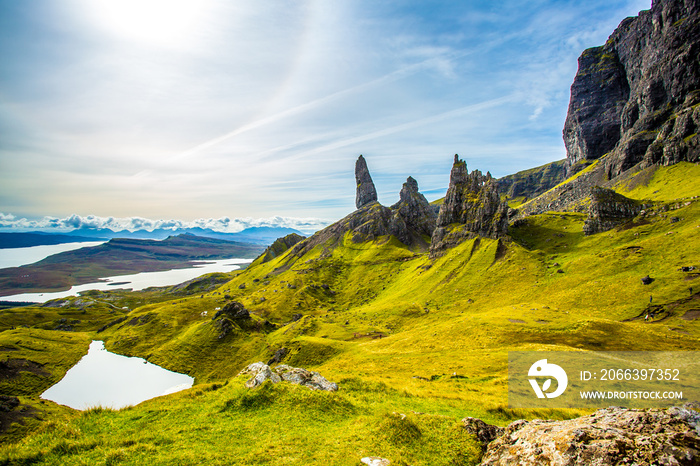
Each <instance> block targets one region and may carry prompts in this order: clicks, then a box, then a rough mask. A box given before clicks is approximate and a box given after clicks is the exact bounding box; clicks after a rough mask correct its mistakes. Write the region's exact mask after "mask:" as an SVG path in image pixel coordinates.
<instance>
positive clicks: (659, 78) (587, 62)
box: [563, 0, 700, 178]
mask: <svg viewBox="0 0 700 466" xmlns="http://www.w3.org/2000/svg"><path fill="white" fill-rule="evenodd" d="M698 56H700V1H698V0H655V1H654V2H653V4H652V8H651V10H650V11H642V12H640V14H639V16H638V17H636V18H627V19H625V20H624V21H623V22H622V23H621V24H620V25H619V27H618V28H617V29H616V30H615V32H614V33H613V34H612V35H611V36H610V38H609V39H608V41H607V42H606V44H605V45H603V46H600V47H595V48H592V49H588V50H586V51H584V52H583V54H582V55H581V57H580V58H579V69H578V72H577V74H576V78H575V79H574V83H573V85H572V86H571V100H570V103H569V111H568V114H567V118H566V123H565V125H564V132H563V133H564V142H565V145H566V149H567V172H568V175H571V174H573V173H575V172H576V171H577V170H578V169H579V168H580V167H583V166H585V165H586V163H587V162H590V161H592V160H595V159H598V158H600V157H601V156H603V155H604V154H607V153H610V156H609V157H607V158H606V161H605V171H606V173H607V176H608V178H614V177H616V176H618V175H619V174H620V173H622V172H624V171H625V170H627V169H629V168H631V167H633V166H634V165H636V164H639V163H643V165H645V166H648V165H650V164H653V163H661V164H666V165H668V164H673V163H677V162H679V161H683V160H685V161H691V162H694V161H698V160H700V138H698V135H697V133H698V127H700V108H699V106H698V104H700V60H698Z"/></svg>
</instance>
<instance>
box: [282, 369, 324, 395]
mask: <svg viewBox="0 0 700 466" xmlns="http://www.w3.org/2000/svg"><path fill="white" fill-rule="evenodd" d="M275 372H276V373H277V374H279V376H280V377H281V378H282V380H286V381H287V382H289V383H294V384H298V385H303V386H305V387H309V388H311V389H312V390H326V391H330V392H335V391H337V390H338V384H336V383H334V382H329V381H328V380H326V379H325V378H324V377H323V376H322V375H321V374H319V373H318V372H312V371H307V370H306V369H302V368H301V367H291V366H288V365H286V364H280V365H279V366H277V367H275Z"/></svg>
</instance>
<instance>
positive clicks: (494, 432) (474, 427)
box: [462, 417, 504, 451]
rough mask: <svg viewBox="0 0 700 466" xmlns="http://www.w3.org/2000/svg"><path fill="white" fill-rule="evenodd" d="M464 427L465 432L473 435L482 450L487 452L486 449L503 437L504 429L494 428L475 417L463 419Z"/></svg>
mask: <svg viewBox="0 0 700 466" xmlns="http://www.w3.org/2000/svg"><path fill="white" fill-rule="evenodd" d="M462 425H463V426H464V430H466V431H467V433H468V434H472V435H473V436H475V437H476V439H477V440H478V441H479V443H480V444H481V449H482V450H483V451H486V447H487V446H488V444H489V443H491V442H492V441H493V440H495V439H496V438H498V437H500V436H501V435H503V432H504V429H503V427H498V426H493V425H491V424H486V423H485V422H484V421H482V420H481V419H477V418H474V417H467V418H464V419H462Z"/></svg>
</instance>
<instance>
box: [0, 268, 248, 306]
mask: <svg viewBox="0 0 700 466" xmlns="http://www.w3.org/2000/svg"><path fill="white" fill-rule="evenodd" d="M251 262H253V259H223V260H215V261H206V262H205V263H204V264H202V265H198V266H196V267H191V268H187V269H173V270H166V271H163V272H141V273H136V274H131V275H117V276H113V277H107V278H105V279H104V280H106V281H104V282H96V283H87V284H85V285H78V286H74V287H72V288H71V289H70V290H68V291H58V292H55V293H23V294H15V295H12V296H1V297H0V301H15V302H34V303H43V302H46V301H50V300H52V299H61V298H67V297H68V296H77V294H78V293H80V292H82V291H88V290H101V291H109V290H116V289H120V288H123V289H131V290H133V291H139V290H143V289H144V288H149V287H151V286H170V285H177V284H179V283H182V282H186V281H188V280H192V279H193V278H197V277H199V276H201V275H204V274H206V273H213V272H231V271H233V270H238V269H240V268H241V267H240V266H241V264H249V263H251Z"/></svg>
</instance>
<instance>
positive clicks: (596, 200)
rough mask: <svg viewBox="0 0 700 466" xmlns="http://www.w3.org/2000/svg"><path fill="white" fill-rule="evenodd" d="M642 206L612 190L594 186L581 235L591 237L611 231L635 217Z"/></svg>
mask: <svg viewBox="0 0 700 466" xmlns="http://www.w3.org/2000/svg"><path fill="white" fill-rule="evenodd" d="M643 208H644V206H643V205H642V204H640V203H638V202H636V201H634V200H632V199H629V198H627V197H625V196H623V195H622V194H618V193H616V192H615V191H613V190H612V189H607V188H601V187H600V186H594V187H593V188H592V189H591V204H590V206H589V207H588V218H586V221H585V222H584V224H583V233H584V234H585V235H592V234H594V233H600V232H603V231H608V230H612V229H613V228H615V227H617V226H618V225H622V224H624V223H627V222H628V221H630V220H631V219H633V218H634V217H636V216H637V215H638V214H639V212H640V211H641V210H642V209H643Z"/></svg>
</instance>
